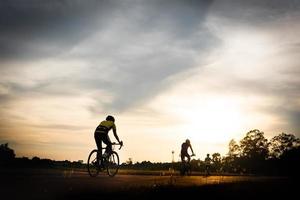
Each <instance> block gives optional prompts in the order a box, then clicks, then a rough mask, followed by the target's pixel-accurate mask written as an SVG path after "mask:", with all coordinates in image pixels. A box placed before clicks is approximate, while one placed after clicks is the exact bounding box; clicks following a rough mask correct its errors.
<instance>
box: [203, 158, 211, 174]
mask: <svg viewBox="0 0 300 200" xmlns="http://www.w3.org/2000/svg"><path fill="white" fill-rule="evenodd" d="M204 162H205V171H206V175H207V176H208V175H210V172H209V169H210V164H211V158H210V157H209V153H208V154H207V155H206V158H205V160H204Z"/></svg>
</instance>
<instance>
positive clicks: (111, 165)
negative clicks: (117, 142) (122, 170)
mask: <svg viewBox="0 0 300 200" xmlns="http://www.w3.org/2000/svg"><path fill="white" fill-rule="evenodd" d="M106 167H107V174H108V175H109V176H110V177H114V176H115V175H116V174H117V173H118V170H119V155H118V154H117V152H115V151H113V152H111V154H110V155H109V157H108V160H107V163H106Z"/></svg>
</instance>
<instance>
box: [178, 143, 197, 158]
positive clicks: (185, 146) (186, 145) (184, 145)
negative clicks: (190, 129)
mask: <svg viewBox="0 0 300 200" xmlns="http://www.w3.org/2000/svg"><path fill="white" fill-rule="evenodd" d="M188 148H191V151H192V156H195V154H194V151H193V148H192V145H191V142H190V140H189V139H186V141H185V142H184V143H182V145H181V161H182V162H185V157H187V159H188V162H190V160H191V156H190V155H189V153H188Z"/></svg>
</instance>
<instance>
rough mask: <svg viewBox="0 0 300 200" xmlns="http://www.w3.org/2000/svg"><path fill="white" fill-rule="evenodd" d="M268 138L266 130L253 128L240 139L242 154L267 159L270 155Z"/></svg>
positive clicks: (251, 157)
mask: <svg viewBox="0 0 300 200" xmlns="http://www.w3.org/2000/svg"><path fill="white" fill-rule="evenodd" d="M268 145H269V144H268V140H267V139H266V138H265V137H264V132H261V131H259V130H257V129H255V130H251V131H249V132H248V133H247V134H246V137H244V138H243V139H242V140H241V141H240V149H241V156H242V157H244V158H249V159H260V160H265V159H266V158H267V156H268V152H269V151H268Z"/></svg>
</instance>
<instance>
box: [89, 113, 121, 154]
mask: <svg viewBox="0 0 300 200" xmlns="http://www.w3.org/2000/svg"><path fill="white" fill-rule="evenodd" d="M111 129H112V130H113V133H114V136H115V138H116V140H117V141H118V142H119V143H120V144H121V145H123V142H122V141H120V139H119V137H118V135H117V128H116V125H115V118H114V117H113V116H111V115H108V116H107V117H106V120H104V121H102V122H101V123H100V124H99V125H98V126H97V128H96V130H95V133H94V137H95V141H96V144H97V148H98V150H99V151H98V152H99V153H98V155H97V159H99V158H101V157H102V142H103V143H104V144H106V150H105V153H108V152H111V151H112V142H111V141H110V138H109V136H108V132H109V131H110V130H111ZM99 154H100V155H99Z"/></svg>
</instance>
